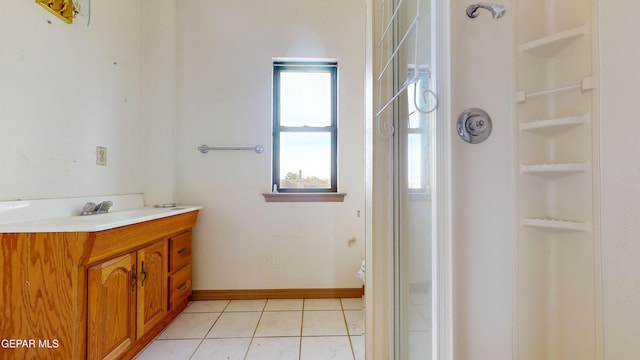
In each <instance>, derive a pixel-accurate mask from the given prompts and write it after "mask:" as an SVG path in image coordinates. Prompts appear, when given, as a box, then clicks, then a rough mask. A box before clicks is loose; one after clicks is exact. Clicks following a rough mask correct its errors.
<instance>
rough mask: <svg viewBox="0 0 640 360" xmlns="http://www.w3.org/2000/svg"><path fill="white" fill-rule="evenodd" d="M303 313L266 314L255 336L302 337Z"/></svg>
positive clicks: (261, 319) (276, 312)
mask: <svg viewBox="0 0 640 360" xmlns="http://www.w3.org/2000/svg"><path fill="white" fill-rule="evenodd" d="M301 328H302V311H270V312H264V313H263V314H262V317H261V318H260V323H259V324H258V329H257V330H256V334H255V336H258V337H265V336H300V330H301Z"/></svg>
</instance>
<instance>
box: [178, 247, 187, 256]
mask: <svg viewBox="0 0 640 360" xmlns="http://www.w3.org/2000/svg"><path fill="white" fill-rule="evenodd" d="M186 253H187V248H186V247H183V248H182V249H180V250H178V254H180V255H184V254H186Z"/></svg>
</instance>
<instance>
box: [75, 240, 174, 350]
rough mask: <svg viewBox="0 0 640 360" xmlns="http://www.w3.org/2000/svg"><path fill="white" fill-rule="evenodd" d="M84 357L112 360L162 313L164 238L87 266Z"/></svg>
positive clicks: (164, 306) (164, 311)
mask: <svg viewBox="0 0 640 360" xmlns="http://www.w3.org/2000/svg"><path fill="white" fill-rule="evenodd" d="M88 271H89V275H88V282H89V283H88V291H89V297H88V299H89V301H88V334H87V336H88V346H87V358H88V359H116V358H117V357H118V356H120V355H121V354H123V353H124V352H125V351H126V350H128V349H129V347H130V346H131V345H132V344H133V343H134V342H135V341H136V340H137V339H139V338H141V337H142V336H143V335H144V334H146V333H147V332H148V331H149V330H151V329H152V328H153V327H154V326H155V325H156V324H158V323H159V322H160V321H161V320H162V319H163V318H164V317H165V316H166V314H167V310H168V307H167V282H166V279H167V241H166V240H161V241H158V242H156V243H154V244H152V245H149V246H147V247H144V248H142V249H140V250H138V251H136V252H133V253H130V254H127V255H124V256H121V257H118V258H116V259H114V260H109V261H106V262H104V263H102V264H98V265H95V266H92V267H90V268H89V270H88Z"/></svg>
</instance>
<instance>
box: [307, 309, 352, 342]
mask: <svg viewBox="0 0 640 360" xmlns="http://www.w3.org/2000/svg"><path fill="white" fill-rule="evenodd" d="M313 335H347V327H346V326H345V322H344V315H343V314H342V311H305V312H304V315H303V318H302V336H313Z"/></svg>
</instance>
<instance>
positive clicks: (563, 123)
mask: <svg viewBox="0 0 640 360" xmlns="http://www.w3.org/2000/svg"><path fill="white" fill-rule="evenodd" d="M588 122H589V114H584V115H580V116H569V117H562V118H554V119H545V120H536V121H529V122H523V123H520V131H530V132H536V133H540V134H543V135H557V134H559V133H561V132H563V131H565V130H568V129H570V128H572V127H575V126H578V125H584V124H587V123H588Z"/></svg>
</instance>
